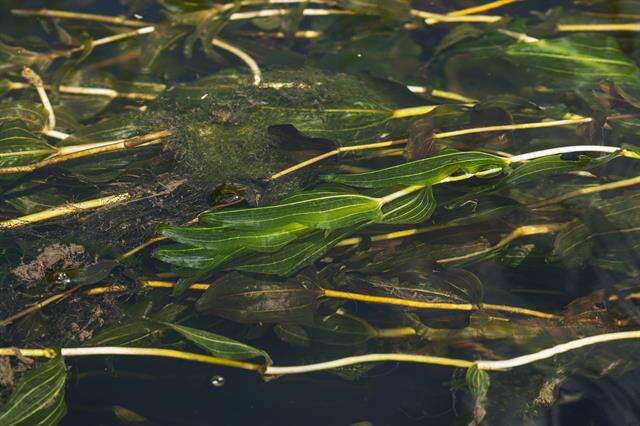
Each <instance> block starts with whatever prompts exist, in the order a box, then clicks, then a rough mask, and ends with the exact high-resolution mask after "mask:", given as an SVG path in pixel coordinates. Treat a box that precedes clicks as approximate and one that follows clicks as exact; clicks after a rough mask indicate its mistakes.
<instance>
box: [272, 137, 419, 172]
mask: <svg viewBox="0 0 640 426" xmlns="http://www.w3.org/2000/svg"><path fill="white" fill-rule="evenodd" d="M406 143H407V140H406V139H400V140H395V141H386V142H377V143H370V144H364V145H355V146H343V147H340V148H336V149H334V150H333V151H328V152H325V153H324V154H320V155H317V156H315V157H313V158H310V159H308V160H305V161H303V162H301V163H298V164H295V165H293V166H291V167H288V168H286V169H284V170H281V171H279V172H278V173H275V174H273V175H271V177H270V178H269V179H270V180H274V179H278V178H280V177H282V176H285V175H288V174H289V173H293V172H295V171H297V170H300V169H302V168H304V167H307V166H310V165H311V164H314V163H317V162H318V161H322V160H324V159H326V158H330V157H333V156H335V155H338V154H341V153H343V152H351V151H360V150H364V149H377V148H386V147H390V146H395V145H404V144H406Z"/></svg>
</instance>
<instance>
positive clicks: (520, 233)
mask: <svg viewBox="0 0 640 426" xmlns="http://www.w3.org/2000/svg"><path fill="white" fill-rule="evenodd" d="M567 224H568V222H565V223H547V224H539V225H524V226H520V227H518V228H516V229H514V230H513V231H511V232H510V233H509V235H507V236H506V237H504V238H502V239H501V240H500V241H499V242H498V243H497V244H496V245H494V246H491V247H489V248H487V249H484V250H480V251H477V252H473V253H467V254H464V255H462V256H454V257H449V258H446V259H439V260H437V262H438V263H441V264H447V263H451V262H460V261H464V260H468V259H472V258H474V257H476V256H481V255H483V254H487V253H491V252H492V251H494V250H499V249H501V248H503V247H505V246H507V245H508V244H509V243H511V242H512V241H513V240H515V239H517V238H520V237H524V236H529V235H537V234H550V233H555V232H559V231H561V230H563V229H564V228H565V227H566V226H567Z"/></svg>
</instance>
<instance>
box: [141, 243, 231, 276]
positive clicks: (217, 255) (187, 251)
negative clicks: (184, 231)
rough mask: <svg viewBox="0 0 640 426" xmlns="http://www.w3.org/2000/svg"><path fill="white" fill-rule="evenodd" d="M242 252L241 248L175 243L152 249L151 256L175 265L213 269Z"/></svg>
mask: <svg viewBox="0 0 640 426" xmlns="http://www.w3.org/2000/svg"><path fill="white" fill-rule="evenodd" d="M242 253H244V249H242V248H237V249H234V250H233V251H227V252H220V251H218V250H211V249H205V248H200V247H192V246H185V245H175V246H171V247H166V248H158V249H156V250H154V252H153V257H155V258H156V259H159V260H162V261H163V262H167V263H170V264H172V265H175V266H180V267H183V268H189V269H197V270H203V269H215V268H217V267H218V266H220V265H222V264H224V263H226V262H228V261H230V260H231V259H233V258H234V257H237V256H239V255H241V254H242Z"/></svg>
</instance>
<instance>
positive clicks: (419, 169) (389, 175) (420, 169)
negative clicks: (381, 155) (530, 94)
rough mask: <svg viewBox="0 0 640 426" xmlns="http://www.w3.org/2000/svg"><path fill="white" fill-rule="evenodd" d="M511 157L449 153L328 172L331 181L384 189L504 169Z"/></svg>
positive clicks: (475, 153) (425, 183) (325, 178)
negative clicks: (367, 168)
mask: <svg viewBox="0 0 640 426" xmlns="http://www.w3.org/2000/svg"><path fill="white" fill-rule="evenodd" d="M508 164H509V162H508V160H507V159H505V158H502V157H498V156H495V155H491V154H486V153H484V152H474V151H469V152H449V153H446V154H440V155H437V156H434V157H429V158H424V159H422V160H416V161H411V162H408V163H404V164H399V165H397V166H392V167H387V168H385V169H380V170H375V171H371V172H365V173H356V174H351V175H336V174H334V175H325V176H323V179H324V180H325V181H327V182H333V183H341V184H344V185H349V186H355V187H360V188H384V187H392V186H399V185H414V184H422V185H430V184H435V183H438V182H440V181H441V180H442V179H444V178H447V177H449V176H451V175H453V174H454V173H456V172H459V171H463V172H465V173H476V172H479V171H483V170H490V169H494V168H497V169H503V168H506V167H507V166H508Z"/></svg>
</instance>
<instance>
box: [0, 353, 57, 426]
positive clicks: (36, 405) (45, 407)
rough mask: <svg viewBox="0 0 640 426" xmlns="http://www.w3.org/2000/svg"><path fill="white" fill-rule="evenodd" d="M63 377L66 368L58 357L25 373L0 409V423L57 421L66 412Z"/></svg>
mask: <svg viewBox="0 0 640 426" xmlns="http://www.w3.org/2000/svg"><path fill="white" fill-rule="evenodd" d="M66 379H67V369H66V367H65V365H64V360H63V359H62V357H61V356H57V357H55V358H54V359H52V360H50V361H47V362H46V363H44V364H41V365H39V366H37V367H35V368H33V369H31V370H30V371H28V372H27V373H25V375H24V376H23V377H22V379H20V381H19V382H18V385H17V386H16V389H15V390H14V392H13V394H12V395H11V398H9V400H8V401H7V403H6V404H5V405H4V406H2V410H0V424H3V425H36V424H38V425H56V424H58V422H60V420H62V418H63V417H64V415H65V414H66V412H67V407H66V405H65V402H64V384H65V382H66Z"/></svg>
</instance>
